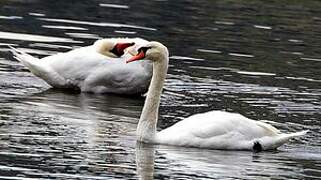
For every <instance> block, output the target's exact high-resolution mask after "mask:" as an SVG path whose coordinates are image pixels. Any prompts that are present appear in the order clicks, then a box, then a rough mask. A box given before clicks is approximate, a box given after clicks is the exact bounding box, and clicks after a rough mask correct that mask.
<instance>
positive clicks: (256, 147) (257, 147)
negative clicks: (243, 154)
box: [253, 141, 263, 153]
mask: <svg viewBox="0 0 321 180" xmlns="http://www.w3.org/2000/svg"><path fill="white" fill-rule="evenodd" d="M262 150H263V148H262V145H261V144H260V143H259V142H258V141H255V142H254V145H253V151H254V152H255V153H258V152H261V151H262Z"/></svg>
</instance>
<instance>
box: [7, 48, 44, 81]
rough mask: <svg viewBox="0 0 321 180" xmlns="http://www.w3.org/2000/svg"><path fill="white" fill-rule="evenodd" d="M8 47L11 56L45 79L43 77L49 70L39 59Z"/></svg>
mask: <svg viewBox="0 0 321 180" xmlns="http://www.w3.org/2000/svg"><path fill="white" fill-rule="evenodd" d="M9 47H10V51H11V53H12V54H13V57H14V58H15V59H16V60H18V61H20V62H21V63H22V64H23V65H24V66H26V67H27V68H28V69H29V70H30V71H31V72H32V73H33V74H34V75H36V76H38V77H40V78H42V79H44V80H45V79H46V78H45V77H46V76H47V74H48V73H49V70H48V69H47V68H46V67H45V66H44V65H43V64H42V63H41V60H40V59H38V58H35V57H33V56H31V55H29V54H27V53H25V52H23V51H21V50H19V49H16V48H14V47H12V46H9Z"/></svg>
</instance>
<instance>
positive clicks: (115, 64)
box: [11, 38, 152, 94]
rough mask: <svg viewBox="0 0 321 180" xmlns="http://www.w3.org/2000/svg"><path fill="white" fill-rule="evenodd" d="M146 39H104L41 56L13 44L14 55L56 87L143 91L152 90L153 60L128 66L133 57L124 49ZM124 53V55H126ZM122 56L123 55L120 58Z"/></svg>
mask: <svg viewBox="0 0 321 180" xmlns="http://www.w3.org/2000/svg"><path fill="white" fill-rule="evenodd" d="M146 42H147V41H146V40H143V39H140V38H134V39H129V38H126V39H117V38H114V39H112V38H111V39H101V40H97V41H96V42H95V43H94V44H93V45H91V46H86V47H82V48H78V49H74V50H71V51H69V52H66V53H59V54H56V55H52V56H48V57H45V58H42V59H37V58H35V57H33V56H31V55H29V54H27V53H25V52H22V51H20V50H17V49H15V48H13V47H11V51H12V53H13V54H14V57H15V58H16V59H17V60H19V61H20V62H22V63H23V64H24V65H25V66H26V67H27V68H28V69H29V70H30V71H31V72H32V73H33V74H34V75H36V76H38V77H40V78H41V79H43V80H44V81H46V82H47V83H48V84H49V85H51V86H52V87H55V88H71V89H77V90H81V91H83V92H94V93H116V94H139V93H140V94H142V93H145V92H146V90H147V89H148V85H149V83H150V79H151V76H152V63H150V62H147V61H146V62H144V63H142V62H138V63H135V64H132V65H131V66H124V64H125V60H126V58H127V59H128V58H129V57H131V55H130V54H128V53H125V54H124V49H125V48H127V47H129V46H132V45H133V44H134V43H135V46H133V47H130V48H133V49H132V51H134V48H136V47H137V46H138V45H140V44H142V43H146ZM122 55H123V56H122ZM120 56H122V57H120Z"/></svg>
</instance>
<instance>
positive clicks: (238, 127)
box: [127, 42, 307, 151]
mask: <svg viewBox="0 0 321 180" xmlns="http://www.w3.org/2000/svg"><path fill="white" fill-rule="evenodd" d="M143 59H149V60H151V61H152V63H153V75H152V80H151V83H150V86H149V89H148V93H147V97H146V100H145V104H144V107H143V110H142V113H141V116H140V119H139V123H138V126H137V131H136V134H137V141H141V142H145V143H154V144H165V145H174V146H186V147H197V148H209V149H229V150H253V151H262V150H270V149H276V148H277V147H279V146H281V145H282V144H284V143H286V142H287V141H288V140H289V139H291V138H293V137H297V136H301V135H304V134H305V133H306V132H307V131H301V132H296V133H289V134H284V133H281V132H280V131H279V130H278V129H276V128H275V127H273V126H271V125H269V124H266V123H263V122H260V121H255V120H251V119H249V118H246V117H244V116H242V115H240V114H236V113H229V112H224V111H210V112H206V113H202V114H195V115H192V116H190V117H188V118H186V119H184V120H182V121H180V122H178V123H176V124H174V125H173V126H171V127H169V128H167V129H164V130H162V131H160V132H156V124H157V119H158V110H159V103H160V97H161V92H162V89H163V84H164V80H165V77H166V74H167V67H168V60H169V58H168V50H167V48H166V47H165V46H164V45H162V44H161V43H159V42H149V43H147V44H146V45H144V46H142V47H140V48H139V49H138V53H137V55H136V56H133V57H132V58H130V59H128V60H127V62H128V63H130V62H134V61H137V60H143Z"/></svg>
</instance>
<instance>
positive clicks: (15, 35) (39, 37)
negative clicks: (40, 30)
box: [0, 31, 81, 43]
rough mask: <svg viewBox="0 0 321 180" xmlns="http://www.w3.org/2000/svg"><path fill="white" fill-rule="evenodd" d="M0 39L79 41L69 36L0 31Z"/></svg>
mask: <svg viewBox="0 0 321 180" xmlns="http://www.w3.org/2000/svg"><path fill="white" fill-rule="evenodd" d="M0 39H10V40H20V41H21V40H23V41H35V42H65V43H81V42H79V41H75V40H72V39H69V38H60V37H53V36H43V35H36V34H24V33H15V32H4V31H1V32H0Z"/></svg>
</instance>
